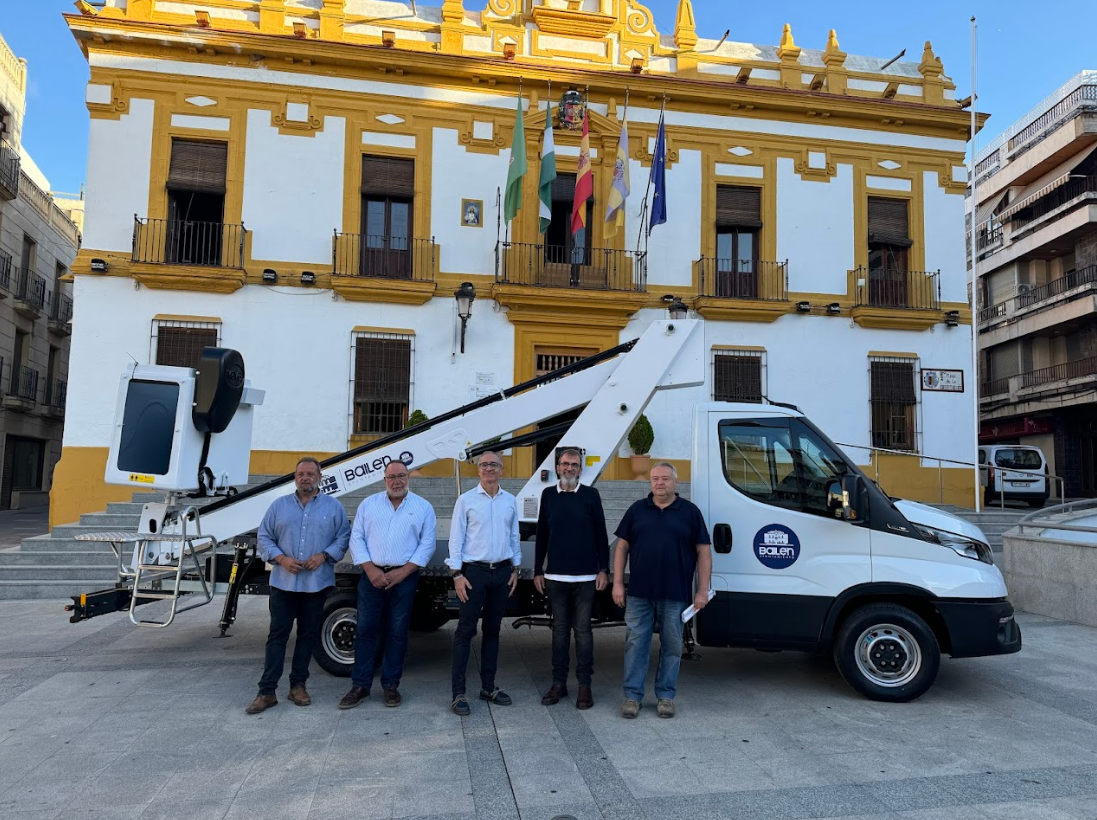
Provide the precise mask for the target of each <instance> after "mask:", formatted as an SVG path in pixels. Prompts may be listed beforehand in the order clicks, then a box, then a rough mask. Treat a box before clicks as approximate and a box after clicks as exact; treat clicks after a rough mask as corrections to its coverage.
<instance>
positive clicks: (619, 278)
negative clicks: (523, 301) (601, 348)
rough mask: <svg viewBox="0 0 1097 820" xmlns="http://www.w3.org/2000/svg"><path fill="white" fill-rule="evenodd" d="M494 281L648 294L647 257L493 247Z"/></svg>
mask: <svg viewBox="0 0 1097 820" xmlns="http://www.w3.org/2000/svg"><path fill="white" fill-rule="evenodd" d="M495 282H496V284H500V285H524V286H527V287H537V288H566V289H578V290H595V291H625V292H633V293H646V292H647V254H646V253H644V252H640V253H636V254H631V253H629V252H628V251H624V250H618V249H615V248H583V247H578V246H576V247H566V246H563V245H543V244H533V243H524V242H501V243H499V244H498V245H497V247H496V271H495Z"/></svg>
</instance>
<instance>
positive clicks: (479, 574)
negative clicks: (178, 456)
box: [452, 564, 514, 697]
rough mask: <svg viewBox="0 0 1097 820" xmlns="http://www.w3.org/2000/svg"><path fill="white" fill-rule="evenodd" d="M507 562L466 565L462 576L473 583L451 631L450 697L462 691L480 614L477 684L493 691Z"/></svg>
mask: <svg viewBox="0 0 1097 820" xmlns="http://www.w3.org/2000/svg"><path fill="white" fill-rule="evenodd" d="M513 572H514V568H513V567H511V566H510V565H509V564H507V565H505V566H500V567H496V568H495V569H485V568H483V567H477V566H473V565H472V564H466V565H465V569H464V573H465V578H467V579H468V582H469V583H470V584H472V588H471V589H470V590H469V599H468V600H467V601H465V602H464V603H463V604H461V613H460V619H459V620H458V621H457V630H456V631H455V632H454V634H453V674H452V688H453V696H454V697H457V696H458V695H463V694H465V671H466V670H467V669H468V665H469V652H470V651H471V647H472V639H473V638H475V637H476V622H477V621H478V620H480V619H481V616H482V617H483V622H482V623H481V626H480V629H481V630H482V632H483V635H484V637H483V639H482V640H481V641H480V685H481V688H482V689H484V690H485V691H487V692H492V691H494V690H495V670H496V669H497V668H498V666H499V627H500V624H502V622H503V614H504V613H505V612H506V610H507V598H509V597H510V586H509V584H510V576H511V573H513Z"/></svg>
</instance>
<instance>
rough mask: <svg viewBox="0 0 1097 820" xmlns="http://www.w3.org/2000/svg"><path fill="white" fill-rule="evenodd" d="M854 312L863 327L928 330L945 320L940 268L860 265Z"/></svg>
mask: <svg viewBox="0 0 1097 820" xmlns="http://www.w3.org/2000/svg"><path fill="white" fill-rule="evenodd" d="M852 276H853V280H854V281H853V294H854V302H853V309H852V311H851V314H852V316H853V320H854V321H855V322H857V324H859V325H861V326H862V327H874V328H898V329H905V330H926V329H927V328H929V327H932V326H933V325H935V324H937V323H938V322H940V321H942V318H943V317H942V314H941V272H940V271H911V270H900V269H894V270H893V269H888V268H857V269H856V270H854V271H853V272H852Z"/></svg>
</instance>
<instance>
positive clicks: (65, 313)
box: [48, 293, 72, 336]
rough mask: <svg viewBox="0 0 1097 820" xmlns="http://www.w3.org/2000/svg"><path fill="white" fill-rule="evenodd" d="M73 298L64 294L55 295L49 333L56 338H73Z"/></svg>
mask: <svg viewBox="0 0 1097 820" xmlns="http://www.w3.org/2000/svg"><path fill="white" fill-rule="evenodd" d="M71 320H72V297H71V296H68V295H66V294H64V293H55V294H54V295H53V299H52V300H51V302H50V312H49V324H48V327H49V332H50V333H53V334H54V335H56V336H71V335H72V325H71V324H70V322H71Z"/></svg>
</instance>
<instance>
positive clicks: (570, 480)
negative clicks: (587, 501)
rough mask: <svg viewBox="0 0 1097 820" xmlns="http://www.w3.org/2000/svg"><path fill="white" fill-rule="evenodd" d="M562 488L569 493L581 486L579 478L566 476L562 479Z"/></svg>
mask: <svg viewBox="0 0 1097 820" xmlns="http://www.w3.org/2000/svg"><path fill="white" fill-rule="evenodd" d="M560 486H561V487H563V488H564V489H565V490H568V491H569V492H570V491H571V490H574V489H575V488H576V487H578V486H579V476H574V477H572V476H566V477H564V478H561V479H560Z"/></svg>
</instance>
